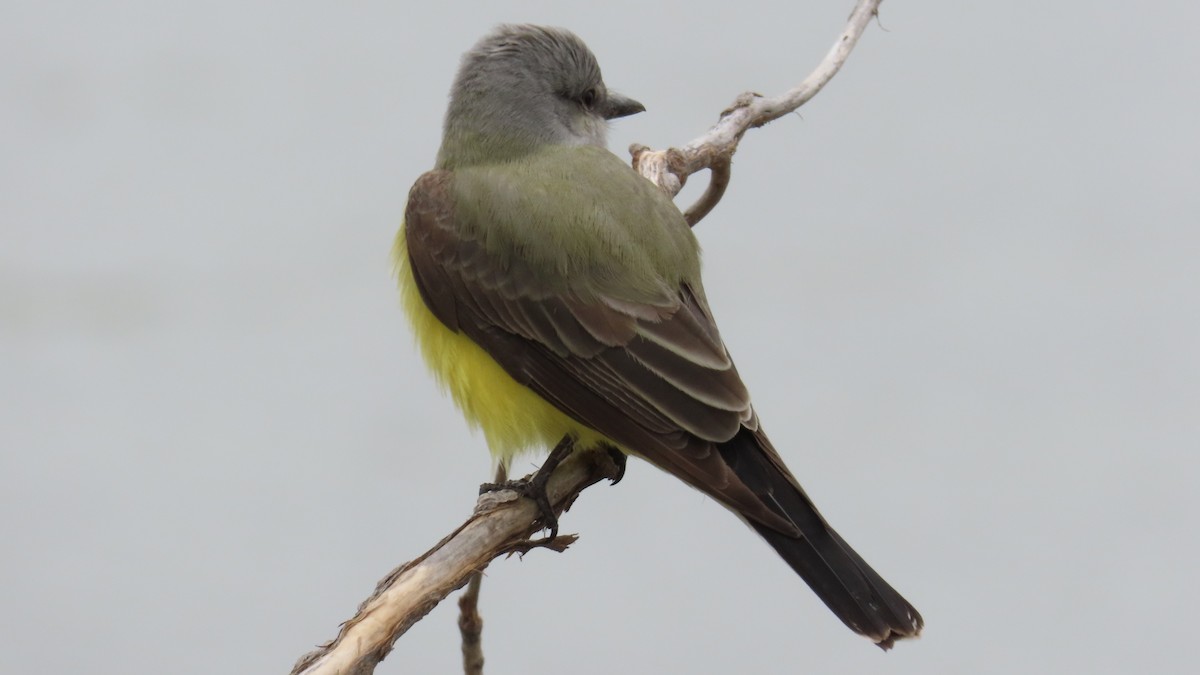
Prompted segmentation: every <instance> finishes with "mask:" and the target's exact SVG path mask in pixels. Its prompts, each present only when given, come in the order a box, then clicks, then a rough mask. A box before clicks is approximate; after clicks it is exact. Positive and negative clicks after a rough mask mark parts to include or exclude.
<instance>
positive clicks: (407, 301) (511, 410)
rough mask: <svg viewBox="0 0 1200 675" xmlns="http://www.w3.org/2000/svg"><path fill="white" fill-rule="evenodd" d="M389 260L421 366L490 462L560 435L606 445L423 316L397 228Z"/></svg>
mask: <svg viewBox="0 0 1200 675" xmlns="http://www.w3.org/2000/svg"><path fill="white" fill-rule="evenodd" d="M392 255H393V257H394V259H395V263H396V272H397V275H398V276H399V281H400V297H401V302H402V303H403V305H404V311H405V313H406V314H407V315H408V319H409V321H410V322H411V323H412V327H413V333H414V334H415V335H416V338H417V345H418V346H419V347H420V349H421V355H422V356H423V357H425V363H426V364H428V366H429V369H430V370H431V371H433V374H434V376H435V377H436V378H437V381H438V384H440V385H441V387H442V389H444V390H447V391H449V392H450V396H451V397H452V398H453V399H454V402H455V404H457V405H458V408H459V410H462V413H463V416H465V417H466V418H467V422H468V423H469V424H470V425H471V426H472V427H474V428H476V429H480V430H482V431H483V435H484V437H485V438H486V439H487V443H488V448H489V449H490V450H491V452H492V455H493V456H494V457H496V459H498V460H500V461H501V462H503V463H504V464H506V465H507V464H510V463H511V460H512V459H513V458H514V457H516V456H518V455H520V454H521V453H523V452H527V451H531V450H549V449H550V448H551V447H553V446H554V445H555V444H557V443H558V441H560V440H561V439H562V437H563V436H565V435H566V434H573V435H574V436H576V438H577V443H578V444H579V445H580V446H583V447H587V446H592V445H595V444H597V443H599V442H601V441H607V439H606V438H605V437H604V436H603V435H601V434H600V433H598V432H596V431H594V430H592V429H590V428H588V427H585V426H583V425H581V424H580V423H578V422H576V421H575V420H573V419H571V418H570V417H568V416H567V415H565V414H563V413H562V412H560V411H559V410H558V409H557V408H555V407H554V406H552V405H550V404H549V403H547V402H546V401H545V400H544V399H542V398H541V397H540V396H538V395H537V394H536V393H534V392H533V390H532V389H529V388H528V387H526V386H524V385H522V384H520V383H519V382H517V381H516V380H514V379H513V378H512V377H511V376H510V375H509V374H508V373H506V372H504V369H503V368H501V367H500V364H498V363H496V361H495V360H494V359H492V357H490V356H488V354H487V352H485V351H483V349H482V348H481V347H480V346H479V345H477V344H475V343H474V342H472V341H471V340H470V339H469V338H467V336H466V335H464V334H462V333H456V332H453V331H451V330H450V329H449V328H447V327H446V325H445V324H443V323H442V322H441V321H439V320H438V318H437V317H436V316H434V315H433V312H430V311H429V308H428V307H426V306H425V301H424V300H422V299H421V292H420V291H419V290H417V284H416V281H415V280H414V279H413V276H412V269H411V267H410V266H409V264H408V246H407V242H406V240H405V237H404V227H403V226H401V227H400V233H399V234H398V235H396V244H395V246H394V247H393V248H392ZM607 442H609V443H611V444H613V445H616V443H613V442H612V441H607Z"/></svg>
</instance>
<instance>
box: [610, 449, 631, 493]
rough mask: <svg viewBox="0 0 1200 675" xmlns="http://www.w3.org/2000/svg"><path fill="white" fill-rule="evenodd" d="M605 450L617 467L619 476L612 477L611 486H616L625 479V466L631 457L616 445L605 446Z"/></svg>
mask: <svg viewBox="0 0 1200 675" xmlns="http://www.w3.org/2000/svg"><path fill="white" fill-rule="evenodd" d="M604 449H605V450H607V451H608V456H609V457H610V458H611V459H612V461H613V464H616V465H617V475H615V476H613V477H612V481H611V482H610V483H609V485H616V484H617V483H620V482H621V479H622V478H624V477H625V465H626V464H627V463H628V461H629V455H626V454H625V453H623V452H621V451H620V450H618V449H617V447H616V446H615V445H605V446H604Z"/></svg>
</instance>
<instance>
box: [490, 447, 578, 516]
mask: <svg viewBox="0 0 1200 675" xmlns="http://www.w3.org/2000/svg"><path fill="white" fill-rule="evenodd" d="M574 447H575V439H574V438H571V437H570V436H563V439H562V440H561V441H559V442H558V445H556V446H554V449H553V450H551V451H550V455H549V456H548V457H546V461H545V462H543V463H542V466H541V468H540V469H538V470H537V473H535V474H533V475H532V476H528V477H526V478H521V479H519V480H506V481H503V482H500V483H484V484H483V485H480V486H479V494H484V493H485V492H498V491H500V490H512V491H513V492H516V493H517V494H519V495H521V496H522V497H528V498H529V499H532V500H533V503H534V504H536V505H537V508H538V515H539V518H540V519H541V521H542V526H543V527H544V528H546V529H547V530H550V536H549V537H548V539H554V538H555V537H557V536H558V516H557V515H556V514H555V513H554V505H553V504H551V503H550V495H548V494H546V485H548V484H549V483H550V475H551V474H553V473H554V470H555V469H556V468H558V465H559V464H561V463H562V461H563V460H564V459H566V457H567V455H569V454H570V453H571V450H572V448H574Z"/></svg>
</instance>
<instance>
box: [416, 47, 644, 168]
mask: <svg viewBox="0 0 1200 675" xmlns="http://www.w3.org/2000/svg"><path fill="white" fill-rule="evenodd" d="M642 110H645V108H644V107H643V106H642V104H641V103H638V102H637V101H635V100H633V99H631V98H626V97H624V96H620V95H618V94H616V93H613V92H610V91H609V90H608V88H607V87H605V85H604V80H603V78H601V76H600V66H599V65H598V64H597V63H596V57H595V56H594V55H593V54H592V52H591V50H590V49H588V48H587V45H585V44H584V43H583V41H582V40H580V39H579V37H578V36H576V35H575V34H574V33H571V32H570V31H567V30H563V29H561V28H548V27H544V26H531V25H502V26H499V27H497V28H496V29H495V30H493V31H492V32H491V33H489V34H488V35H485V36H484V37H483V38H482V39H481V40H480V41H479V42H478V43H476V44H475V46H474V47H472V48H471V51H469V52H467V53H466V54H464V55H463V59H462V65H460V66H459V69H458V76H457V77H456V78H455V80H454V87H453V89H452V90H451V92H450V107H449V109H448V110H447V111H446V123H445V132H444V135H443V137H442V148H441V151H440V152H439V153H438V166H439V167H442V168H453V167H454V166H461V165H469V164H478V163H483V162H495V161H504V160H507V159H512V158H515V157H519V156H521V155H523V154H527V153H529V152H532V151H534V150H536V149H538V148H540V147H543V146H545V145H598V146H601V147H603V146H604V145H605V140H606V136H607V132H608V120H611V119H615V118H617V117H624V116H625V115H632V114H634V113H636V112H641V111H642Z"/></svg>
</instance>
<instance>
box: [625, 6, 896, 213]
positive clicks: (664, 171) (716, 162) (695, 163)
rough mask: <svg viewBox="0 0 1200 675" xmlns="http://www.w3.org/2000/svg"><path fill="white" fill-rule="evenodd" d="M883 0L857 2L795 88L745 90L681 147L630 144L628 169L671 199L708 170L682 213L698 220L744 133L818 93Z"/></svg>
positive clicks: (724, 182)
mask: <svg viewBox="0 0 1200 675" xmlns="http://www.w3.org/2000/svg"><path fill="white" fill-rule="evenodd" d="M881 2H883V0H858V3H857V4H856V5H855V7H854V11H853V12H851V13H850V19H849V20H848V21H847V24H846V28H845V30H843V31H842V33H841V35H839V36H838V39H837V40H836V41H835V42H834V43H833V47H832V48H830V50H829V53H827V54H826V55H825V58H824V59H823V60H822V61H821V63H820V65H818V66H817V68H816V70H814V71H812V73H811V74H809V76H808V77H806V78H804V81H803V82H801V83H800V84H799V85H797V86H796V87H795V88H793V89H791V90H789V91H787V92H784V93H783V94H781V95H779V96H776V97H774V98H767V97H764V96H761V95H759V94H755V93H752V92H747V93H745V94H742V95H741V96H738V97H737V98H736V99H734V101H733V104H732V105H730V106H729V108H727V109H726V110H724V111H722V112H721V118H720V119H719V120H718V121H717V123H716V124H715V125H713V126H712V128H711V129H709V130H708V132H707V133H705V134H704V135H703V136H701V137H699V138H697V139H695V140H693V141H691V142H690V143H688V144H687V145H684V146H683V147H682V148H668V149H666V150H651V149H650V148H648V147H646V146H644V145H637V144H635V145H632V146H630V148H629V153H630V154H631V155H633V168H634V169H635V170H637V171H638V173H641V174H642V175H643V176H645V177H646V178H648V179H649V180H650V182H652V183H654V184H655V185H657V186H659V187H660V188H662V189H663V190H664V191H665V192H666V193H667V194H669V195H671V196H672V197H674V196H675V195H677V194H679V191H680V190H681V189H683V186H684V184H685V183H686V182H687V179H688V176H691V175H692V174H694V173H696V172H698V171H701V170H703V169H709V170H710V171H711V176H710V178H709V182H708V187H707V188H706V189H705V191H704V194H703V195H701V196H700V199H698V200H696V203H695V204H693V205H692V206H690V207H688V209H687V210H686V211H684V216H685V217H686V218H687V221H688V224H689V225H693V226H694V225H695V224H696V223H698V222H700V220H701V219H702V218H704V216H706V215H708V213H709V211H712V209H713V207H714V206H716V205H717V202H719V201H720V200H721V197H722V196H723V195H724V194H725V188H726V187H728V185H729V178H730V167H731V166H732V161H733V153H734V152H737V146H738V143H739V142H740V141H741V140H742V136H743V135H744V134H745V133H746V131H747V130H749V129H751V128H754V127H761V126H762V125H764V124H766V123H768V122H771V121H773V120H777V119H779V118H780V117H783V116H784V115H786V114H788V113H790V112H794V111H795V110H796V109H797V108H799V107H800V106H802V105H804V104H805V103H806V102H808V100H809V99H811V98H812V97H813V96H816V94H817V92H819V91H821V89H822V87H824V86H825V84H826V83H828V82H829V81H830V80H831V79H833V76H834V75H836V74H837V72H838V71H839V70H841V68H842V64H844V63H845V62H846V59H847V58H849V56H850V51H851V50H853V49H854V45H855V44H857V43H858V38H859V37H861V36H862V34H863V31H865V30H866V28H867V25H868V24H870V23H871V19H873V18H874V17H875V16H876V15H877V14H878V12H879V4H880V3H881Z"/></svg>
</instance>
